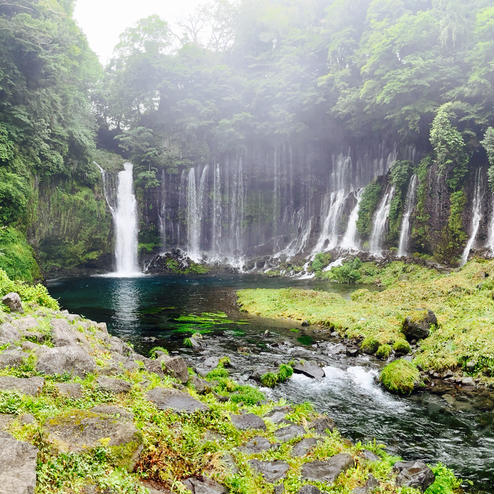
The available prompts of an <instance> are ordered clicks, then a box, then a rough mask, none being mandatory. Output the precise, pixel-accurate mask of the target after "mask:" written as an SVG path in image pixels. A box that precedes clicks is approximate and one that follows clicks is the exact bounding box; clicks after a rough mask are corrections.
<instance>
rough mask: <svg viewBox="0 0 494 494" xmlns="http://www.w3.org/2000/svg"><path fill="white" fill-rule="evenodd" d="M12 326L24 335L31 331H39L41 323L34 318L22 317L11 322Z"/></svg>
mask: <svg viewBox="0 0 494 494" xmlns="http://www.w3.org/2000/svg"><path fill="white" fill-rule="evenodd" d="M11 324H12V326H14V328H15V329H17V330H18V331H19V332H21V333H24V332H26V331H29V330H31V329H39V322H38V320H37V319H36V318H34V317H33V316H25V317H20V318H19V319H14V320H13V321H12V322H11Z"/></svg>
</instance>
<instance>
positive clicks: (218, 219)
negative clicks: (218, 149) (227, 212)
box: [211, 163, 223, 260]
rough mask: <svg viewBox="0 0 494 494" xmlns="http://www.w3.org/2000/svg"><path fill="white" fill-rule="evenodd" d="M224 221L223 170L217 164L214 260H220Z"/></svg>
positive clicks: (212, 250) (212, 241)
mask: <svg viewBox="0 0 494 494" xmlns="http://www.w3.org/2000/svg"><path fill="white" fill-rule="evenodd" d="M222 220H223V207H222V201H221V168H220V164H219V163H216V166H215V168H214V176H213V226H212V230H213V231H212V235H211V254H212V257H213V259H215V260H216V259H218V256H219V253H220V246H221V222H222Z"/></svg>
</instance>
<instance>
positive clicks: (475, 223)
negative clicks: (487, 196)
mask: <svg viewBox="0 0 494 494" xmlns="http://www.w3.org/2000/svg"><path fill="white" fill-rule="evenodd" d="M482 197H483V194H482V175H481V169H480V168H479V169H478V170H477V172H476V174H475V191H474V194H473V203H472V223H471V227H470V237H469V239H468V242H467V245H466V246H465V249H464V250H463V254H462V255H461V263H460V264H461V266H463V265H464V264H465V263H466V262H467V261H468V255H469V254H470V251H471V250H472V247H473V244H474V242H475V239H476V238H477V233H478V231H479V226H480V220H481V219H482Z"/></svg>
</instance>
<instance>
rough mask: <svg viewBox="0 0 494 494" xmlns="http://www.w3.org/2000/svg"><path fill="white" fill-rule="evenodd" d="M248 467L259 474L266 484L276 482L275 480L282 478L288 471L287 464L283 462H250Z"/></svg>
mask: <svg viewBox="0 0 494 494" xmlns="http://www.w3.org/2000/svg"><path fill="white" fill-rule="evenodd" d="M249 465H250V466H251V468H252V469H253V470H254V471H256V472H258V473H260V474H261V475H262V476H263V477H264V479H265V480H266V482H271V483H273V482H276V481H277V480H279V479H281V478H283V477H284V476H285V474H286V472H287V471H288V463H285V462H284V461H280V460H276V461H259V460H250V461H249Z"/></svg>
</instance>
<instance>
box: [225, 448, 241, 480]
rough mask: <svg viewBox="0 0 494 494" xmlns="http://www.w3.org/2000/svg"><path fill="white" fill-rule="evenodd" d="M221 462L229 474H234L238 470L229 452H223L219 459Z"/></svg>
mask: <svg viewBox="0 0 494 494" xmlns="http://www.w3.org/2000/svg"><path fill="white" fill-rule="evenodd" d="M221 463H222V464H223V466H224V468H225V470H226V471H227V472H228V473H229V474H230V475H236V474H237V473H238V472H239V470H238V467H237V464H236V463H235V459H234V458H233V456H232V455H231V454H230V453H225V454H223V458H222V459H221Z"/></svg>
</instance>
